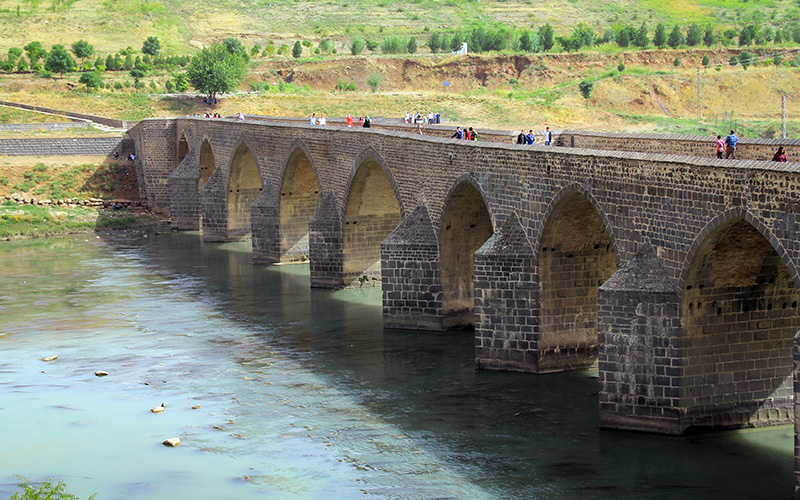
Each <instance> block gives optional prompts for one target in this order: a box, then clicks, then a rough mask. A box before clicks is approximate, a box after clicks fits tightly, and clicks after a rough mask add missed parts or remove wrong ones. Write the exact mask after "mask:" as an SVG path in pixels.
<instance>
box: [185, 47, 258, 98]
mask: <svg viewBox="0 0 800 500" xmlns="http://www.w3.org/2000/svg"><path fill="white" fill-rule="evenodd" d="M246 73H247V61H246V60H245V59H244V57H242V55H241V54H233V53H231V52H230V51H229V50H228V49H227V48H226V47H225V46H224V45H222V44H219V43H215V44H214V45H212V46H211V47H208V48H205V49H203V50H202V51H200V53H199V54H197V55H196V56H194V57H193V58H192V62H191V63H190V64H189V67H188V68H187V70H186V75H187V77H188V79H189V82H190V83H191V84H192V87H194V88H195V89H196V90H198V91H200V92H203V93H206V94H208V96H209V97H212V98H213V97H216V95H217V94H222V93H228V92H231V91H233V90H236V89H237V88H238V87H239V84H240V83H241V82H242V80H243V79H244V76H245V74H246Z"/></svg>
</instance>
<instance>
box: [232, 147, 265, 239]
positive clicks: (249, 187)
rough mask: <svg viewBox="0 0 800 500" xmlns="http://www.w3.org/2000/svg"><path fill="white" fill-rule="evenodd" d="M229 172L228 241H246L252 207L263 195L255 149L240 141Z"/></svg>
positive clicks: (248, 233)
mask: <svg viewBox="0 0 800 500" xmlns="http://www.w3.org/2000/svg"><path fill="white" fill-rule="evenodd" d="M233 151H234V153H233V155H232V156H231V163H230V168H229V170H228V197H227V201H228V203H227V205H228V217H227V220H228V239H229V240H231V241H235V240H241V239H245V238H246V237H248V236H249V235H250V231H251V227H250V207H251V206H252V205H253V202H255V200H256V198H258V195H259V194H260V193H261V190H262V185H261V176H260V175H259V169H258V163H257V161H256V157H255V156H254V155H253V149H252V148H251V147H250V145H249V144H247V141H245V140H240V141H239V142H238V143H237V146H236V147H235V148H234V150H233Z"/></svg>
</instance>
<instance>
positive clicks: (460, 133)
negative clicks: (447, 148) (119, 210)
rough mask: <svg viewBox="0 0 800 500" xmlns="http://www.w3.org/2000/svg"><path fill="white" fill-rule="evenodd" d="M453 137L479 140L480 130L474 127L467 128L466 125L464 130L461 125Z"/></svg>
mask: <svg viewBox="0 0 800 500" xmlns="http://www.w3.org/2000/svg"><path fill="white" fill-rule="evenodd" d="M450 138H451V139H465V140H467V141H477V140H478V132H476V131H475V129H473V128H472V127H470V128H467V127H464V129H463V130H462V129H461V127H456V131H455V132H454V133H453V135H451V136H450Z"/></svg>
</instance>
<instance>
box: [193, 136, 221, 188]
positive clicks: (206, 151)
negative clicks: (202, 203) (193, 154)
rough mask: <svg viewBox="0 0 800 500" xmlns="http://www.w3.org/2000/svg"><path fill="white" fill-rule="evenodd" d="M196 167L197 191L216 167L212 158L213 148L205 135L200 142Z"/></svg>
mask: <svg viewBox="0 0 800 500" xmlns="http://www.w3.org/2000/svg"><path fill="white" fill-rule="evenodd" d="M197 168H198V171H199V176H198V180H197V188H198V190H199V191H202V190H203V187H204V186H205V185H206V182H208V179H209V178H210V177H211V174H213V173H214V170H216V169H217V166H216V163H215V160H214V149H213V148H212V147H211V141H210V140H209V139H208V137H207V136H204V137H203V140H202V142H201V143H200V156H199V158H198V160H197Z"/></svg>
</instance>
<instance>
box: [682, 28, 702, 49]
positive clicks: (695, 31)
mask: <svg viewBox="0 0 800 500" xmlns="http://www.w3.org/2000/svg"><path fill="white" fill-rule="evenodd" d="M702 41H703V32H702V31H700V27H699V26H698V25H696V24H694V23H692V24H691V25H689V31H687V32H686V45H688V46H689V47H694V46H696V45H700V42H702Z"/></svg>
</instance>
